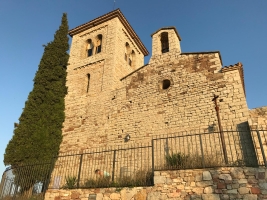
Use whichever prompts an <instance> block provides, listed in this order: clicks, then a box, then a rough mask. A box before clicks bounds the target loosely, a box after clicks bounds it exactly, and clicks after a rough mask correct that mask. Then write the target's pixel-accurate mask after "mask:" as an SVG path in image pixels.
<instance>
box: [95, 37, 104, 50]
mask: <svg viewBox="0 0 267 200" xmlns="http://www.w3.org/2000/svg"><path fill="white" fill-rule="evenodd" d="M101 47H102V35H101V34H99V35H98V36H97V37H96V51H95V53H96V54H98V53H100V52H101Z"/></svg>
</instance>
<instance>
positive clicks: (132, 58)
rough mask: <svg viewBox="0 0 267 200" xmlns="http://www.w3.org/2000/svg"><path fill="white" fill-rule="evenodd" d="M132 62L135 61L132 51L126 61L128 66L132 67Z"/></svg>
mask: <svg viewBox="0 0 267 200" xmlns="http://www.w3.org/2000/svg"><path fill="white" fill-rule="evenodd" d="M134 61H135V53H134V50H132V52H131V54H130V56H129V59H128V64H129V65H130V66H133V65H134Z"/></svg>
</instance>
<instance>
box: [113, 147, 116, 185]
mask: <svg viewBox="0 0 267 200" xmlns="http://www.w3.org/2000/svg"><path fill="white" fill-rule="evenodd" d="M115 161H116V150H114V151H113V164H112V182H113V181H114V175H115V163H116V162H115Z"/></svg>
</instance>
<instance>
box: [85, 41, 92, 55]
mask: <svg viewBox="0 0 267 200" xmlns="http://www.w3.org/2000/svg"><path fill="white" fill-rule="evenodd" d="M86 50H87V56H88V57H89V56H92V55H93V50H94V44H93V42H92V40H91V39H89V40H88V41H87V48H86Z"/></svg>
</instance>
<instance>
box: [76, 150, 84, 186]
mask: <svg viewBox="0 0 267 200" xmlns="http://www.w3.org/2000/svg"><path fill="white" fill-rule="evenodd" d="M82 163H83V154H81V157H80V165H79V171H78V180H77V188H79V187H80V179H81V170H82Z"/></svg>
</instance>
